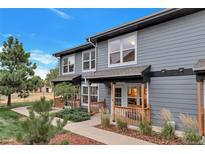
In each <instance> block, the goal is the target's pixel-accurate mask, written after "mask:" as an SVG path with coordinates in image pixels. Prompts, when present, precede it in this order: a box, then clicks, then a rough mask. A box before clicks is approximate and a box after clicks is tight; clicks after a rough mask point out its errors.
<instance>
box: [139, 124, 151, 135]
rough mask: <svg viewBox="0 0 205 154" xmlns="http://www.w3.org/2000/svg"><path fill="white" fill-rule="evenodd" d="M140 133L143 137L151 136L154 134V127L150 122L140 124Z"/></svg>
mask: <svg viewBox="0 0 205 154" xmlns="http://www.w3.org/2000/svg"><path fill="white" fill-rule="evenodd" d="M139 129H140V132H141V133H142V134H143V135H151V134H152V126H151V125H150V124H149V123H148V122H145V121H144V122H141V123H140V124H139Z"/></svg>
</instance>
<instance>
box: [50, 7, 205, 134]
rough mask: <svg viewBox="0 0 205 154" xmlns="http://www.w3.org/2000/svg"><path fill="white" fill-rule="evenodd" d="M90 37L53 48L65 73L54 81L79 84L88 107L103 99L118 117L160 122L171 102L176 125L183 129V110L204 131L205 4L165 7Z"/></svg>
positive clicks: (83, 100)
mask: <svg viewBox="0 0 205 154" xmlns="http://www.w3.org/2000/svg"><path fill="white" fill-rule="evenodd" d="M86 40H87V43H85V44H83V45H80V46H77V47H74V48H71V49H67V50H64V51H60V52H58V53H55V54H54V56H56V57H59V59H60V76H59V77H58V78H56V79H55V80H53V82H54V83H59V82H62V81H68V82H72V83H73V84H79V85H80V87H81V105H82V106H85V107H88V111H89V112H91V110H92V109H91V105H90V104H91V103H92V102H98V101H100V100H104V101H105V102H106V107H107V108H108V109H109V111H110V113H111V117H112V120H113V121H115V120H116V119H124V120H127V121H128V123H129V124H131V125H136V124H137V123H138V122H139V121H142V120H147V121H149V122H151V123H152V125H153V126H160V125H161V120H160V115H159V111H160V110H161V109H162V108H166V109H168V110H169V111H170V112H171V113H172V115H173V121H175V124H176V129H178V130H182V129H183V126H182V124H181V122H180V119H179V116H180V114H188V115H190V116H193V117H196V118H197V119H198V128H199V132H200V134H201V135H203V134H204V118H203V117H204V95H205V90H204V88H205V85H204V83H205V82H204V78H205V10H204V9H183V8H182V9H165V10H162V11H160V12H158V13H155V14H151V15H149V16H146V17H144V18H141V19H137V20H135V21H131V22H129V23H127V24H124V25H121V26H118V27H114V28H112V29H109V30H107V31H104V32H101V33H98V34H96V35H93V36H90V37H88V38H87V39H86Z"/></svg>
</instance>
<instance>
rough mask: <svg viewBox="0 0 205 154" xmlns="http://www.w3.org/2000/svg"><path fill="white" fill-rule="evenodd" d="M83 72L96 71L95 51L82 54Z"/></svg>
mask: <svg viewBox="0 0 205 154" xmlns="http://www.w3.org/2000/svg"><path fill="white" fill-rule="evenodd" d="M82 59H83V60H82V63H83V64H82V65H83V71H92V70H95V51H93V50H92V51H85V52H83V53H82Z"/></svg>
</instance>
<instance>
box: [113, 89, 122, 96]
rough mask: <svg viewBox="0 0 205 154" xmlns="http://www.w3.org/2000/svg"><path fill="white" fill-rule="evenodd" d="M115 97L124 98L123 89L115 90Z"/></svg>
mask: <svg viewBox="0 0 205 154" xmlns="http://www.w3.org/2000/svg"><path fill="white" fill-rule="evenodd" d="M115 97H122V88H115Z"/></svg>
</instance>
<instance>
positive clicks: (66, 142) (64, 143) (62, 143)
mask: <svg viewBox="0 0 205 154" xmlns="http://www.w3.org/2000/svg"><path fill="white" fill-rule="evenodd" d="M60 145H69V142H68V141H67V140H63V141H61V142H60Z"/></svg>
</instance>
